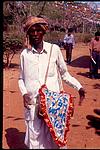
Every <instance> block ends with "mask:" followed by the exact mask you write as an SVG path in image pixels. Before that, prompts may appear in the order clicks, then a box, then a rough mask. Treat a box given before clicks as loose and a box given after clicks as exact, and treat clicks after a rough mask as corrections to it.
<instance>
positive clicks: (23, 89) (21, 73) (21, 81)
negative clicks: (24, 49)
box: [18, 54, 27, 95]
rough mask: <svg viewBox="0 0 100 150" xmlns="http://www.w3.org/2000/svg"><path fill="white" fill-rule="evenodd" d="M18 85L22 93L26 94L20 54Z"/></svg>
mask: <svg viewBox="0 0 100 150" xmlns="http://www.w3.org/2000/svg"><path fill="white" fill-rule="evenodd" d="M18 85H19V89H20V91H21V93H22V95H24V94H26V93H27V89H26V87H25V83H24V58H23V55H22V54H21V55H20V75H19V79H18Z"/></svg>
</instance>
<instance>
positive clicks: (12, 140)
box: [5, 128, 27, 149]
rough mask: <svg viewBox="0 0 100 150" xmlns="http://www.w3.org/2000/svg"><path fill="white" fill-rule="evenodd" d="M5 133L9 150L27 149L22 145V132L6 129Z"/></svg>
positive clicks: (23, 134)
mask: <svg viewBox="0 0 100 150" xmlns="http://www.w3.org/2000/svg"><path fill="white" fill-rule="evenodd" d="M5 131H6V134H5V137H6V140H7V144H8V146H9V148H10V149H27V147H26V146H25V144H24V137H25V133H24V132H20V131H19V130H18V129H16V128H8V129H6V130H5Z"/></svg>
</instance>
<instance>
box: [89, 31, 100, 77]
mask: <svg viewBox="0 0 100 150" xmlns="http://www.w3.org/2000/svg"><path fill="white" fill-rule="evenodd" d="M89 50H90V58H91V59H90V78H98V68H99V61H100V32H99V31H97V32H95V37H94V38H92V39H91V42H90V44H89Z"/></svg>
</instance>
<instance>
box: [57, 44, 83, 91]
mask: <svg viewBox="0 0 100 150" xmlns="http://www.w3.org/2000/svg"><path fill="white" fill-rule="evenodd" d="M57 64H58V68H59V72H60V75H61V78H62V80H64V81H65V83H67V84H68V85H69V86H71V87H73V88H75V89H77V90H79V89H80V88H81V87H82V85H81V84H80V82H79V81H78V80H77V79H76V78H74V77H72V76H71V75H70V73H69V72H68V69H67V66H66V63H65V62H64V59H63V55H62V53H61V50H60V48H59V47H58V60H57Z"/></svg>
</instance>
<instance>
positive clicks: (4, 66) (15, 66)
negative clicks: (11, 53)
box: [3, 62, 19, 69]
mask: <svg viewBox="0 0 100 150" xmlns="http://www.w3.org/2000/svg"><path fill="white" fill-rule="evenodd" d="M3 68H7V65H6V63H4V62H3ZM9 68H16V69H19V64H16V63H11V64H10V66H9Z"/></svg>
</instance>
